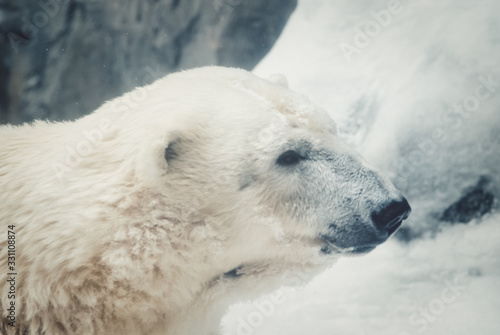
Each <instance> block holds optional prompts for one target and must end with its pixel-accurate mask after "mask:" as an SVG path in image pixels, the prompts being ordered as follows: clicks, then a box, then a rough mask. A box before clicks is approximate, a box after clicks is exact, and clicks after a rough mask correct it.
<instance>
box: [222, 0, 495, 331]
mask: <svg viewBox="0 0 500 335" xmlns="http://www.w3.org/2000/svg"><path fill="white" fill-rule="evenodd" d="M389 3H390V2H388V1H379V0H376V1H368V0H363V1H349V0H339V1H327V0H324V1H321V0H307V1H305V0H303V1H301V2H299V7H298V9H297V10H296V12H295V13H294V14H293V16H292V17H291V20H290V21H289V23H288V25H287V27H286V28H285V31H284V32H283V35H282V37H281V38H280V39H279V40H278V42H277V44H276V45H275V47H274V49H273V50H272V51H271V53H270V54H269V55H268V56H267V57H266V58H265V59H264V60H263V61H262V62H261V63H260V64H259V66H258V67H257V68H256V70H255V73H256V74H258V75H260V76H264V77H265V76H268V75H270V74H273V73H283V74H285V75H286V76H287V79H288V82H289V83H290V87H291V88H292V89H294V90H297V91H299V92H302V93H305V94H306V95H308V96H309V97H310V98H311V100H312V101H314V102H315V103H317V104H318V105H320V106H322V107H323V108H325V109H326V110H328V112H329V113H330V114H331V115H332V117H333V118H334V119H336V120H337V121H338V123H339V129H340V131H341V134H342V136H343V137H344V138H345V139H346V141H348V142H349V143H351V144H352V145H353V146H355V147H356V148H357V149H358V150H359V151H360V152H362V154H363V155H364V156H365V157H366V158H367V159H368V160H369V161H370V162H371V163H372V164H373V165H375V166H376V167H378V168H380V169H382V170H384V171H385V172H386V173H388V174H389V175H390V176H391V178H392V179H393V181H394V182H395V184H396V185H397V186H398V187H399V188H400V189H401V190H403V191H404V192H405V194H406V195H407V197H408V199H409V201H410V203H411V205H412V207H413V213H412V216H411V218H410V220H408V222H405V224H404V225H406V226H407V227H411V229H412V231H414V232H416V233H418V234H423V237H421V238H418V239H415V240H413V241H412V242H411V243H408V244H407V243H402V242H398V241H397V240H396V239H392V240H390V241H389V242H387V243H386V244H384V245H382V246H380V247H378V248H377V249H376V250H375V251H374V252H372V253H370V254H368V255H366V256H363V257H360V258H345V259H341V260H340V261H339V262H338V263H337V264H335V265H334V266H333V267H332V268H331V270H329V271H327V272H326V273H324V274H322V275H321V276H319V277H318V278H317V279H316V280H315V281H314V282H312V283H310V284H309V285H307V286H306V287H305V288H302V289H289V288H287V289H283V291H282V293H283V296H282V298H283V299H281V300H279V303H275V302H272V300H269V299H270V298H269V297H263V298H261V299H260V301H261V304H254V303H243V304H240V305H236V306H233V308H232V309H231V311H230V312H229V313H228V315H227V316H226V318H225V319H224V320H223V323H222V326H223V330H224V332H223V333H224V334H225V333H227V334H262V335H263V334H274V335H276V334H287V335H289V334H311V335H316V334H318V335H319V334H356V335H358V334H370V335H374V334H384V335H386V334H389V335H391V334H394V335H407V334H500V322H499V321H498V316H499V315H500V302H499V301H500V299H499V298H500V243H498V240H499V238H500V214H499V213H498V198H499V196H500V192H499V186H498V185H500V180H499V178H500V84H497V83H500V64H499V60H500V20H498V17H499V15H500V2H498V1H496V0H483V1H472V0H469V1H465V0H464V1H456V0H444V1H439V2H435V1H429V0H419V1H409V0H407V1H400V2H397V1H396V2H395V3H396V4H398V3H399V6H395V7H390V5H389ZM391 8H392V9H396V10H394V11H393V12H396V13H395V14H394V13H392V14H391V18H390V19H387V18H385V21H384V22H383V23H384V25H385V26H384V27H381V26H380V25H379V26H380V29H379V31H378V32H377V31H375V30H374V31H375V32H374V31H372V32H371V34H372V37H369V36H368V37H369V43H366V44H367V45H366V46H365V45H362V44H360V43H359V39H358V44H356V41H355V38H356V36H357V35H358V34H359V33H358V31H357V30H356V27H358V28H359V29H360V30H361V31H365V29H366V28H367V24H368V26H370V24H371V25H372V26H373V27H375V26H374V25H373V24H372V23H371V22H376V18H375V16H376V15H377V14H374V13H379V15H380V13H381V11H389V10H390V9H391ZM374 15H375V16H374ZM379 19H380V18H379ZM373 27H372V28H373ZM375 28H376V27H375ZM358 37H359V36H358ZM361 39H362V38H361ZM346 44H349V45H351V46H354V47H357V52H356V53H352V54H351V55H348V57H346V55H345V54H344V53H343V52H342V50H341V46H342V45H344V46H345V45H346ZM348 58H349V59H348ZM487 82H490V84H485V83H487ZM478 87H482V88H478ZM476 102H477V103H476ZM457 104H458V105H461V107H460V106H458V107H455V105H457ZM466 107H467V108H468V109H469V110H470V111H468V110H467V108H466ZM460 108H461V109H460ZM481 176H488V178H489V179H490V180H491V184H490V186H489V191H490V192H491V193H492V194H494V195H495V197H496V199H497V200H495V205H494V209H493V212H492V213H490V214H487V215H486V216H485V217H483V218H482V219H479V220H473V221H471V222H469V223H468V224H459V225H454V226H452V225H450V224H445V223H443V222H439V221H438V220H437V218H438V217H439V215H440V214H442V212H443V210H444V209H445V208H447V207H448V206H449V205H451V204H452V203H454V202H456V201H457V199H459V198H460V196H461V195H463V194H464V192H466V190H467V189H468V188H470V187H472V186H474V185H476V183H477V182H478V180H479V179H480V177H481ZM426 232H433V234H426ZM428 235H433V237H432V236H428ZM262 301H264V302H262ZM269 301H271V304H269ZM259 306H260V307H259ZM262 306H267V309H266V308H264V307H262ZM259 308H260V309H259Z"/></svg>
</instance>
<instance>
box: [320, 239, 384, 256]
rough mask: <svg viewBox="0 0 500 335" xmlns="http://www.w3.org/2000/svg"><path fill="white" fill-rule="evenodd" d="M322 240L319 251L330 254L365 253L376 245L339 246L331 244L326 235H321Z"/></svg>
mask: <svg viewBox="0 0 500 335" xmlns="http://www.w3.org/2000/svg"><path fill="white" fill-rule="evenodd" d="M322 240H323V241H324V245H323V246H322V247H321V250H320V251H321V253H323V254H326V255H330V254H332V253H334V254H343V255H361V254H366V253H368V252H370V251H372V250H373V249H375V248H376V247H377V245H378V244H369V245H362V246H353V247H348V248H340V247H338V246H336V245H335V244H333V243H332V242H331V241H330V240H329V238H328V237H327V236H323V237H322Z"/></svg>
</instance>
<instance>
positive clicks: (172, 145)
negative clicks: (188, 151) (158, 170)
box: [164, 137, 181, 163]
mask: <svg viewBox="0 0 500 335" xmlns="http://www.w3.org/2000/svg"><path fill="white" fill-rule="evenodd" d="M180 141H181V140H180V138H179V137H177V138H174V139H173V140H171V141H170V142H169V143H168V145H167V147H166V148H165V154H164V157H165V160H166V161H167V163H168V162H170V161H171V160H173V159H176V158H177V157H178V150H176V147H178V146H179V143H180Z"/></svg>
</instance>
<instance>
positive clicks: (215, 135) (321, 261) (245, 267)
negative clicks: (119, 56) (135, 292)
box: [79, 67, 410, 306]
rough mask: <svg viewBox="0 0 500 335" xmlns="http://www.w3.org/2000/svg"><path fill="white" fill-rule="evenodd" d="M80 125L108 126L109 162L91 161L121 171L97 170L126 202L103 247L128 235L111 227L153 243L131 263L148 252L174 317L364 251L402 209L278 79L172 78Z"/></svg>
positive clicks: (387, 187)
mask: <svg viewBox="0 0 500 335" xmlns="http://www.w3.org/2000/svg"><path fill="white" fill-rule="evenodd" d="M87 119H88V120H92V121H89V122H90V123H96V122H98V120H100V119H101V120H102V119H105V120H108V121H109V122H108V123H110V124H111V125H112V126H111V127H109V129H111V130H109V131H108V133H107V134H106V136H104V141H105V142H106V143H107V142H109V143H117V144H109V145H106V146H104V145H103V146H102V147H103V148H105V149H103V150H102V151H103V152H105V153H106V155H107V156H110V155H113V158H109V157H107V158H102V159H100V162H101V164H104V163H102V162H103V161H113V162H116V161H123V163H122V164H121V165H120V166H121V167H123V168H120V169H118V168H113V166H116V163H112V164H111V165H110V166H111V167H110V168H103V167H102V166H101V167H100V171H106V172H105V173H106V175H105V177H103V180H106V181H105V182H106V183H107V184H108V185H109V183H113V182H114V183H116V186H115V187H113V189H114V192H115V193H116V190H120V191H119V193H120V194H126V195H127V197H126V199H122V200H120V203H119V205H116V204H115V207H117V208H118V209H120V210H121V213H120V215H117V217H119V218H120V220H123V226H122V227H120V226H119V227H120V228H117V232H116V236H115V237H110V238H113V239H115V240H116V239H118V238H119V237H117V236H118V235H119V236H121V237H120V238H122V239H123V238H124V237H123V236H130V235H131V234H132V233H130V231H131V230H132V228H130V229H129V230H128V231H127V232H121V230H123V229H124V228H123V227H125V226H127V225H131V224H132V223H134V224H135V228H134V229H135V230H136V231H139V230H138V228H137V224H138V223H137V222H140V224H141V225H146V226H147V227H148V228H147V229H148V231H149V232H150V235H144V234H142V235H139V233H137V236H142V238H144V236H150V237H148V239H150V240H151V241H152V240H154V241H155V245H154V246H152V245H144V244H145V243H146V242H144V241H143V240H142V242H140V243H142V244H140V247H137V248H135V249H137V250H141V251H137V255H136V256H137V257H143V256H144V254H147V255H156V256H154V257H157V258H158V259H155V260H154V262H155V264H156V265H155V271H156V272H160V273H162V275H163V277H162V278H166V279H164V280H165V281H166V282H169V283H170V284H169V285H174V287H177V288H179V287H182V289H179V293H178V296H176V297H173V298H172V297H170V299H171V301H174V302H177V305H176V306H180V305H183V304H184V305H186V304H187V302H186V300H189V299H187V298H186V296H190V297H191V300H190V301H195V300H196V301H198V303H199V302H200V301H208V300H211V299H213V297H214V296H216V295H217V294H215V293H214V292H216V288H217V287H219V286H221V285H223V286H224V290H220V291H219V292H222V291H228V290H227V287H228V286H227V285H241V286H245V287H246V289H247V291H249V292H250V291H252V290H253V289H254V288H255V287H256V286H259V285H260V284H256V283H257V282H258V281H259V280H260V281H262V279H263V278H268V279H266V280H264V281H263V283H262V284H261V286H262V287H267V286H268V285H269V286H270V285H271V284H270V283H271V280H270V279H269V278H271V277H272V278H280V279H283V278H282V274H283V273H284V272H286V271H289V270H290V269H292V272H293V269H296V270H297V269H300V270H298V271H302V270H303V269H305V268H308V269H320V268H323V266H324V265H325V264H330V263H331V262H330V261H331V259H333V258H335V256H336V255H342V254H358V253H365V252H368V251H370V250H372V249H373V248H374V247H376V246H377V245H379V244H380V243H382V242H384V241H385V240H386V239H387V238H388V237H389V236H390V235H391V234H393V233H394V232H395V231H396V230H397V228H398V227H399V226H400V224H401V222H402V221H403V220H404V219H406V217H407V216H408V214H409V212H410V207H409V205H408V203H407V201H406V200H405V198H404V197H403V196H402V195H401V193H400V192H399V191H397V190H396V189H395V187H394V186H393V185H392V184H391V182H390V181H389V180H388V179H387V178H386V177H384V176H383V175H381V174H380V173H379V172H377V171H376V170H375V169H373V168H371V167H369V166H368V165H367V164H366V163H365V162H364V161H363V159H362V158H361V157H360V156H359V155H358V154H356V153H355V152H354V151H353V150H351V149H350V148H349V147H348V146H347V145H346V144H344V143H343V142H342V140H341V139H340V138H339V136H338V134H337V129H336V124H335V123H334V121H333V120H332V119H331V118H330V117H329V115H328V114H327V113H326V112H325V111H324V110H322V109H321V108H319V107H318V106H316V105H314V104H312V103H311V102H310V101H309V100H308V99H307V98H306V97H304V96H303V95H301V94H298V93H296V92H294V91H292V90H290V89H288V87H287V83H286V80H284V79H283V77H281V76H273V77H271V78H269V79H268V80H264V79H260V78H258V77H256V76H254V75H253V74H251V73H248V72H246V71H243V70H238V69H227V68H219V67H209V68H200V69H195V70H190V71H185V72H181V73H177V74H173V75H169V76H167V77H165V78H163V79H160V80H158V81H157V82H155V83H154V84H152V85H151V86H149V87H145V88H140V89H137V90H136V91H133V92H131V93H129V94H126V95H124V96H123V97H121V98H119V99H117V100H115V101H112V102H109V103H108V104H106V105H104V106H103V107H102V108H101V109H100V110H98V111H96V112H95V113H93V114H92V115H90V116H89V117H87ZM109 148H115V149H116V150H114V151H113V153H112V154H110V149H109ZM113 164H115V165H113ZM103 173H104V172H103ZM94 177H95V176H93V178H94ZM79 178H81V177H79ZM108 189H110V187H107V189H106V190H104V189H103V191H102V192H104V193H105V192H108V191H107V190H108ZM154 227H162V230H164V231H166V233H164V234H163V235H161V236H162V237H161V239H159V238H153V237H151V236H155V235H154V234H153V233H152V232H153V231H157V230H158V229H157V228H154ZM131 240H132V238H131ZM138 241H139V237H137V238H135V240H133V242H130V243H135V244H138V243H139V242H138ZM148 241H149V240H148ZM135 244H134V245H135ZM148 248H149V249H148ZM154 248H157V252H153V251H151V250H153V249H154ZM135 249H134V248H133V247H131V248H130V250H135ZM144 250H149V251H148V252H145V251H144ZM155 250H156V249H155ZM130 252H132V251H130ZM117 255H118V253H115V254H113V251H112V250H111V251H107V253H106V254H104V255H103V256H102V257H103V259H105V260H106V261H107V262H108V264H107V265H108V266H110V267H112V266H113V264H112V263H113V262H114V261H115V262H117V261H116V259H118V258H119V257H122V258H123V252H122V251H120V254H119V257H118V256H117ZM137 257H136V258H137ZM151 257H152V256H151ZM136 258H133V257H130V259H131V260H133V259H136ZM148 262H153V261H152V260H148ZM122 263H123V262H122ZM110 264H111V265H110ZM145 264H147V262H145V261H144V260H140V266H142V267H145V266H146V265H145ZM313 272H314V271H313ZM174 273H175V275H174ZM124 277H125V275H124ZM245 278H251V279H249V280H247V281H246V282H245ZM256 279H257V280H256ZM173 282H176V283H173ZM172 283H173V284H172ZM278 284H279V283H278ZM174 291H175V290H174ZM261 291H262V290H261ZM181 302H182V303H181Z"/></svg>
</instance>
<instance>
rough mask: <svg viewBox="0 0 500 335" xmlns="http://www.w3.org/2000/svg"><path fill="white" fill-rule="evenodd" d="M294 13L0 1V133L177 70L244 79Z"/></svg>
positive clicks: (181, 2) (243, 7) (243, 6)
mask: <svg viewBox="0 0 500 335" xmlns="http://www.w3.org/2000/svg"><path fill="white" fill-rule="evenodd" d="M296 4H297V0H142V1H141V0H106V1H104V0H86V1H84V0H41V1H29V0H0V32H1V35H0V123H13V124H18V123H22V122H26V121H31V120H33V119H50V120H70V119H74V118H77V117H79V116H81V115H84V114H87V113H89V112H91V111H93V110H94V109H96V108H97V107H98V106H99V105H101V104H102V103H103V102H104V101H106V100H109V99H111V98H113V97H116V96H118V95H120V94H122V93H124V92H126V91H129V90H131V89H132V88H134V87H136V86H141V85H146V84H149V83H151V82H152V81H154V80H155V79H156V78H159V77H161V76H163V75H165V74H167V73H171V72H175V71H178V70H182V69H188V68H192V67H197V66H204V65H224V66H236V67H242V68H245V69H252V68H253V67H254V66H255V65H256V64H257V63H258V62H259V60H260V59H261V58H262V57H263V56H264V55H265V54H266V53H267V52H268V51H269V50H270V48H271V47H272V45H273V44H274V42H275V41H276V39H277V38H278V36H279V34H280V33H281V31H282V29H283V27H284V25H285V23H286V21H287V19H288V17H289V16H290V14H291V13H292V12H293V10H294V9H295V7H296Z"/></svg>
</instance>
